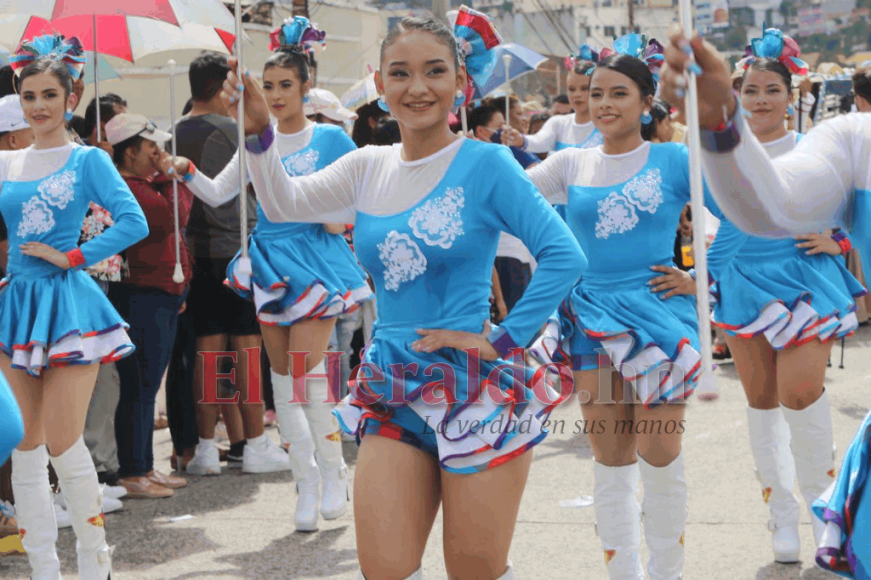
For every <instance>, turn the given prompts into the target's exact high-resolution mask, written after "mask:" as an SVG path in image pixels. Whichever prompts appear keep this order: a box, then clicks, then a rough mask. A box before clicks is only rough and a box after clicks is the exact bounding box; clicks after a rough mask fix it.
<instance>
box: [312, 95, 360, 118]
mask: <svg viewBox="0 0 871 580" xmlns="http://www.w3.org/2000/svg"><path fill="white" fill-rule="evenodd" d="M303 113H305V116H306V117H308V118H309V119H310V120H312V121H314V122H315V123H330V124H332V125H344V124H345V123H347V122H349V121H356V120H357V113H355V112H354V111H351V110H350V109H347V108H345V106H344V105H343V104H342V101H340V100H339V97H337V96H336V95H334V94H333V93H332V92H331V91H328V90H326V89H309V92H308V102H306V103H305V106H304V107H303Z"/></svg>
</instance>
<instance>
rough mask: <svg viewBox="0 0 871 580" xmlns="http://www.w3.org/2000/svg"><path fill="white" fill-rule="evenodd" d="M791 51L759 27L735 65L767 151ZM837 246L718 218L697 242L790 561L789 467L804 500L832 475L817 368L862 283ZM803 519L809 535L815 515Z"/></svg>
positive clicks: (817, 530)
mask: <svg viewBox="0 0 871 580" xmlns="http://www.w3.org/2000/svg"><path fill="white" fill-rule="evenodd" d="M798 56H799V53H798V46H797V45H796V44H795V42H794V41H793V40H792V39H790V38H789V37H784V36H783V34H782V32H781V31H780V30H778V29H773V28H770V29H768V30H766V31H765V34H764V38H763V39H762V41H761V42H755V43H754V44H753V45H752V54H751V56H748V57H747V58H746V59H745V60H744V61H742V62H741V63H739V65H740V66H745V67H746V70H745V72H744V79H743V84H742V87H741V105H742V107H743V108H744V110H746V111H748V112H749V113H751V115H750V116H749V117H748V118H747V122H748V124H749V125H750V128H751V130H752V131H753V134H754V135H755V136H756V138H757V139H758V140H759V142H760V143H762V146H763V147H764V149H765V152H766V153H767V154H768V155H769V156H770V157H772V158H776V157H779V156H781V155H784V154H786V153H788V152H790V151H792V150H793V149H795V147H796V146H797V145H798V143H799V141H800V139H801V138H802V135H801V134H798V133H795V132H794V131H788V130H787V129H786V127H785V123H784V118H785V117H786V115H787V111H788V109H789V108H790V107H791V105H790V101H791V98H792V97H791V88H792V74H793V72H795V73H799V72H802V71H801V68H800V67H801V66H802V65H803V64H804V63H803V62H798V63H797V61H796V60H795V59H797V58H798ZM833 238H834V239H833ZM839 242H840V244H839ZM847 244H849V242H848V241H847V239H846V238H845V237H844V235H843V234H840V233H839V234H835V235H834V236H829V235H824V234H809V235H804V236H799V239H798V240H795V239H790V238H784V239H779V240H777V239H770V238H762V237H756V236H751V235H748V234H745V233H744V232H742V231H741V230H739V229H738V228H737V227H736V226H735V225H734V224H733V223H732V222H731V221H729V220H728V219H724V220H722V222H721V225H720V229H719V231H718V232H717V238H716V240H715V241H714V244H713V245H712V246H711V248H710V250H709V251H708V264H709V266H708V267H709V270H710V272H711V275H712V277H713V279H714V280H715V281H716V294H717V295H718V296H717V301H716V305H715V308H714V322H715V324H717V325H718V326H720V327H721V328H723V329H724V330H725V332H726V343H727V344H728V345H729V350H730V351H731V352H732V357H733V358H734V360H735V365H736V367H737V369H738V376H739V378H740V379H741V384H742V385H743V386H744V391H745V394H746V395H747V426H748V429H749V431H750V448H751V450H752V452H753V459H754V461H755V463H756V474H757V477H758V478H759V481H760V483H761V485H762V497H763V500H764V501H765V503H766V504H768V507H769V510H770V512H771V522H770V524H769V528H770V529H771V530H772V547H773V550H774V559H775V560H776V561H778V562H786V563H789V562H797V561H798V560H799V548H800V542H799V533H798V530H799V528H798V523H799V503H798V500H797V498H796V497H795V495H794V494H793V492H792V490H793V487H794V485H795V479H796V475H797V476H798V482H799V488H800V489H801V491H802V495H804V497H805V500H806V502H807V504H808V508H809V509H810V505H811V503H812V502H813V500H814V499H816V498H817V497H818V496H819V495H820V494H822V492H823V491H825V490H826V488H827V487H828V486H829V485H830V484H831V483H832V481H833V478H834V467H835V465H834V451H833V446H834V435H833V433H832V417H831V408H830V403H829V398H828V394H827V393H826V392H825V389H824V382H825V376H826V367H827V363H828V359H829V355H830V353H831V347H832V343H833V341H834V340H837V339H839V338H841V337H843V336H846V335H848V334H850V333H852V332H853V331H854V330H856V328H857V327H858V321H857V319H856V315H855V313H854V311H855V309H856V304H855V302H854V297H857V296H862V295H864V294H865V293H866V291H865V289H864V288H863V287H862V285H861V284H860V283H859V281H858V280H856V279H855V278H854V277H853V276H852V275H851V274H850V272H849V271H848V270H847V268H846V266H845V262H844V259H843V258H841V257H840V255H841V253H842V251H844V250H845V249H846V247H847ZM842 246H843V247H842ZM812 519H813V522H814V537H815V539H816V542H817V543H819V541H820V539H821V537H822V533H823V531H824V529H825V524H824V523H823V522H822V521H820V520H818V519H816V518H812Z"/></svg>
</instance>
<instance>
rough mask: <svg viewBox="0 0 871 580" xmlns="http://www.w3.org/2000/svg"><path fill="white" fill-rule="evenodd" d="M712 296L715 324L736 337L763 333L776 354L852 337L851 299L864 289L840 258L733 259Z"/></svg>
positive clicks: (718, 281)
mask: <svg viewBox="0 0 871 580" xmlns="http://www.w3.org/2000/svg"><path fill="white" fill-rule="evenodd" d="M714 293H715V294H716V296H717V301H716V304H715V306H714V319H713V322H714V324H716V325H717V326H719V327H721V328H723V329H724V330H725V331H726V332H727V333H729V334H731V335H733V336H737V337H740V338H753V337H754V336H758V335H760V334H763V335H765V337H766V338H767V339H768V342H769V343H770V344H771V346H772V347H773V348H775V349H778V350H780V349H783V348H787V347H790V346H795V345H800V344H804V343H806V342H809V341H811V340H813V339H815V338H817V339H819V340H821V341H823V342H825V341H827V340H831V339H838V338H841V337H844V336H847V335H848V334H851V333H852V332H853V331H855V330H856V328H857V327H858V325H859V323H858V320H857V319H856V314H855V310H856V303H855V298H856V297H859V296H862V295H864V294H866V293H867V291H866V290H865V288H864V287H863V286H862V284H860V283H859V281H858V280H856V278H854V277H853V275H852V274H850V272H849V271H848V270H847V268H846V266H845V265H844V262H843V260H841V259H840V258H836V257H833V256H829V255H815V256H805V255H801V254H799V255H796V256H792V257H787V258H782V259H778V260H758V259H757V260H740V259H735V260H732V262H731V263H730V264H729V265H728V266H727V267H726V268H725V269H724V271H723V272H722V274H721V275H720V277H719V279H718V280H717V282H716V284H715V287H714Z"/></svg>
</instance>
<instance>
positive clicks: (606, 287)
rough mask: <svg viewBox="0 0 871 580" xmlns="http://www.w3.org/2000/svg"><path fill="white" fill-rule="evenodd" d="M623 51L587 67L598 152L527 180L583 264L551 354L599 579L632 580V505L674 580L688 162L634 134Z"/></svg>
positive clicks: (682, 504)
mask: <svg viewBox="0 0 871 580" xmlns="http://www.w3.org/2000/svg"><path fill="white" fill-rule="evenodd" d="M629 40H630V42H631V41H633V39H632V38H629ZM635 43H636V45H637V47H638V49H639V52H638V54H642V53H643V52H641V51H643V50H644V47H643V46H642V45H641V43H640V42H637V41H636V42H635ZM615 44H616V42H615ZM635 53H636V52H635V51H630V53H629V54H616V55H613V56H609V57H607V58H605V59H603V60H602V61H600V62H599V63H598V64H597V65H596V68H595V71H594V72H593V74H592V80H591V84H590V112H591V115H592V122H593V123H594V124H595V125H596V127H597V128H598V130H599V131H600V132H601V133H602V137H603V144H602V146H601V147H595V148H591V149H577V148H572V149H567V150H564V151H558V152H556V153H554V154H552V155H550V156H548V158H547V160H545V161H544V162H543V163H542V164H541V165H540V166H538V167H536V168H534V169H531V170H529V175H530V177H531V178H532V181H533V183H535V185H536V186H537V187H538V188H539V190H540V191H541V192H542V194H543V195H544V196H545V197H546V198H547V199H548V201H550V202H551V203H553V204H565V208H566V220H567V222H568V224H569V227H570V228H571V229H572V231H573V232H574V234H575V236H576V237H577V239H578V241H579V242H580V244H581V248H582V249H583V250H584V252H585V254H586V255H587V256H588V257H589V259H590V266H589V268H588V269H587V270H586V271H585V272H583V273H582V275H581V279H580V281H579V282H578V284H577V285H576V286H575V287H574V288H573V290H572V292H571V294H570V295H569V297H568V299H567V300H566V303H565V305H564V310H566V311H568V313H569V314H570V315H571V319H572V320H573V322H574V324H573V325H572V328H571V333H570V335H569V336H567V337H564V344H565V345H566V346H565V349H564V350H563V352H565V351H566V350H567V351H568V356H569V357H570V360H571V365H572V369H573V371H574V377H575V390H576V392H578V393H579V400H580V402H581V409H582V412H583V415H584V419H585V421H586V425H588V426H589V431H588V432H589V437H590V441H591V444H592V446H593V452H594V454H595V458H596V462H595V491H594V507H595V510H596V519H597V530H598V534H599V538H600V539H601V541H602V545H603V548H604V551H605V562H606V566H607V568H608V574H609V577H610V578H612V579H620V580H623V579H632V580H637V579H643V578H645V573H644V569H643V566H642V564H641V554H640V547H641V512H643V513H644V533H645V537H646V540H647V546H648V548H649V549H650V560H649V563H648V566H647V572H648V574H649V576H650V578H651V579H653V580H660V579H661V580H665V579H668V580H674V579H675V578H677V577H678V576H679V575H680V572H681V569H682V565H683V531H684V525H685V521H686V509H687V488H686V481H685V479H684V468H683V458H682V455H681V434H682V433H683V431H684V428H683V416H684V405H683V404H682V402H683V400H684V399H685V398H686V397H688V396H689V395H690V394H691V393H692V392H693V390H694V389H695V384H696V381H697V376H698V370H699V365H700V357H699V353H698V321H697V319H696V309H695V300H694V298H692V297H690V296H685V295H675V294H677V292H676V290H677V288H674V287H675V286H682V287H687V288H690V289H692V288H693V287H694V285H693V283H692V278H691V276H690V275H689V274H687V273H684V272H680V271H679V270H677V269H676V268H675V267H674V265H673V251H672V249H673V245H674V231H675V227H676V225H677V223H678V219H679V216H680V213H681V210H682V209H683V208H684V206H685V205H686V203H687V202H688V201H689V198H690V188H689V167H688V163H687V151H686V148H685V147H684V146H682V145H679V144H676V143H665V144H651V143H649V142H645V141H644V140H643V139H642V137H641V125H642V122H647V123H650V122H652V118H650V114H649V109H650V107H651V106H652V105H653V99H654V93H655V91H656V81H655V78H654V75H653V74H652V72H651V71H650V69H649V66H648V64H647V63H645V62H644V61H642V60H640V59H639V58H636V57H635V56H632V54H635ZM657 272H660V273H662V274H664V275H663V276H658V275H657ZM664 289H670V291H669V292H667V293H665V294H664V295H662V294H661V295H657V294H656V293H657V292H661V291H663V290H664ZM664 298H667V299H664ZM603 371H604V372H603ZM639 474H640V477H641V479H642V480H643V482H644V501H643V504H642V505H641V506H639V505H638V502H637V500H636V498H635V493H636V488H637V485H638V480H639Z"/></svg>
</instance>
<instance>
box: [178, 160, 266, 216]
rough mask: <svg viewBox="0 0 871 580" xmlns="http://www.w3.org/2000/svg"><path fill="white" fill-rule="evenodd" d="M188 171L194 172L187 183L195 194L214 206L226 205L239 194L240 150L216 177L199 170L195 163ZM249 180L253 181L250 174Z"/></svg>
mask: <svg viewBox="0 0 871 580" xmlns="http://www.w3.org/2000/svg"><path fill="white" fill-rule="evenodd" d="M188 173H192V174H193V179H191V180H190V181H189V182H188V183H187V186H188V188H189V189H190V190H191V192H192V193H193V194H194V195H195V196H197V197H198V198H200V199H201V200H203V201H204V202H205V203H207V204H208V205H210V206H212V207H218V206H219V205H224V204H225V203H227V202H228V201H230V200H231V199H233V198H234V197H236V196H237V195H239V152H238V151H236V154H235V155H233V158H232V159H230V162H229V163H227V165H226V166H225V167H224V169H222V170H221V172H220V173H219V174H218V175H216V176H215V178H214V179H211V178H209V176H207V175H206V174H205V173H203V172H202V171H199V170H197V168H196V167H194V165H193V163H191V164H190V165H189V168H188ZM248 182H249V183H250V182H251V177H250V176H248Z"/></svg>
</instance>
